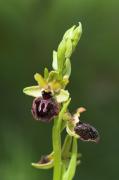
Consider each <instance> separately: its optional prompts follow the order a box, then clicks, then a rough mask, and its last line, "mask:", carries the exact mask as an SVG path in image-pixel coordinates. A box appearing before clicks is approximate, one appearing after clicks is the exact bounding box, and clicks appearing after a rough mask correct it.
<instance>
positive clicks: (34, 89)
mask: <svg viewBox="0 0 119 180" xmlns="http://www.w3.org/2000/svg"><path fill="white" fill-rule="evenodd" d="M23 92H24V93H25V94H26V95H29V96H33V97H39V96H41V88H40V87H39V86H30V87H26V88H24V89H23Z"/></svg>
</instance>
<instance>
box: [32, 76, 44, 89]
mask: <svg viewBox="0 0 119 180" xmlns="http://www.w3.org/2000/svg"><path fill="white" fill-rule="evenodd" d="M34 78H35V80H36V81H37V83H38V84H39V86H40V87H41V88H45V87H46V86H47V82H46V81H45V79H44V78H43V77H42V76H41V75H40V74H39V73H36V74H35V75H34Z"/></svg>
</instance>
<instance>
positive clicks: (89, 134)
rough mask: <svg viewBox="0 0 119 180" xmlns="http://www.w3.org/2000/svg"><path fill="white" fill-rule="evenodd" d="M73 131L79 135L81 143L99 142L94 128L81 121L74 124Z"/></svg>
mask: <svg viewBox="0 0 119 180" xmlns="http://www.w3.org/2000/svg"><path fill="white" fill-rule="evenodd" d="M74 131H75V133H76V134H77V135H79V137H80V139H81V140H82V141H92V142H96V143H98V142H99V140H100V137H99V133H98V131H97V129H96V128H95V127H93V126H92V125H90V124H88V123H82V122H81V121H80V122H79V123H77V124H76V126H75V128H74Z"/></svg>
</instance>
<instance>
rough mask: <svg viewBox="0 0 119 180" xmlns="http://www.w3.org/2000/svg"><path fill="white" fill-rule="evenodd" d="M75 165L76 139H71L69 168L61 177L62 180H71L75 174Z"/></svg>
mask: <svg viewBox="0 0 119 180" xmlns="http://www.w3.org/2000/svg"><path fill="white" fill-rule="evenodd" d="M76 165H77V139H75V138H73V145H72V155H71V160H70V163H69V167H68V169H67V171H66V173H65V174H64V176H63V180H72V179H73V177H74V174H75V170H76Z"/></svg>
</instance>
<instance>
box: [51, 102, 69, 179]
mask: <svg viewBox="0 0 119 180" xmlns="http://www.w3.org/2000/svg"><path fill="white" fill-rule="evenodd" d="M70 100H71V99H69V100H68V101H67V102H66V103H64V104H63V107H62V109H61V111H60V113H59V116H58V117H57V118H55V119H54V126H53V151H54V174H53V180H61V166H62V158H61V125H62V119H63V115H64V113H65V112H66V110H67V107H68V105H69V103H70Z"/></svg>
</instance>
